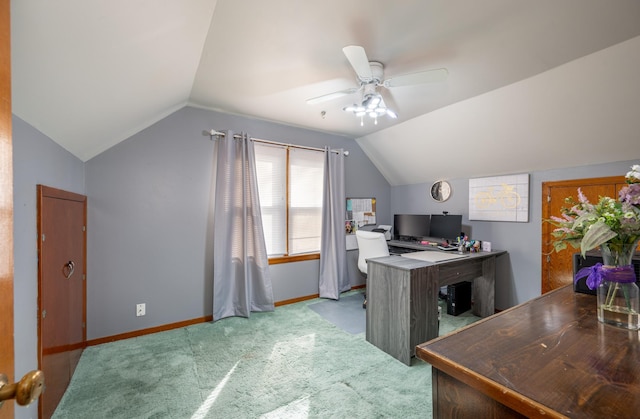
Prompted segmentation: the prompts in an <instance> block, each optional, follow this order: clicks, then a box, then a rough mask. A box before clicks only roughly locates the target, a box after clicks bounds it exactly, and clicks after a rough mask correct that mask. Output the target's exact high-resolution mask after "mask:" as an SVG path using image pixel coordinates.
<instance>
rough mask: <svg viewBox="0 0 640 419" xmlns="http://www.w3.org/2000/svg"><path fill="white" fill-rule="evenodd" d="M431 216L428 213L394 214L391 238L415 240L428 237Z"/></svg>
mask: <svg viewBox="0 0 640 419" xmlns="http://www.w3.org/2000/svg"><path fill="white" fill-rule="evenodd" d="M430 219H431V216H430V215H429V214H394V216H393V238H394V239H395V240H417V239H421V238H422V237H428V236H429V231H430V230H431V227H430Z"/></svg>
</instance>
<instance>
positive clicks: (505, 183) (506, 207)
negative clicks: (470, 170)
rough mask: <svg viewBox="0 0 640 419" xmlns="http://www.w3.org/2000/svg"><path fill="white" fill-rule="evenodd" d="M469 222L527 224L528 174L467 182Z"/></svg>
mask: <svg viewBox="0 0 640 419" xmlns="http://www.w3.org/2000/svg"><path fill="white" fill-rule="evenodd" d="M469 220H478V221H514V222H518V223H527V222H529V174H527V173H524V174H516V175H507V176H493V177H484V178H476V179H469Z"/></svg>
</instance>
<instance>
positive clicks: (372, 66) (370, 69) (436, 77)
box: [307, 45, 449, 125]
mask: <svg viewBox="0 0 640 419" xmlns="http://www.w3.org/2000/svg"><path fill="white" fill-rule="evenodd" d="M342 52H344V55H345V56H346V57H347V60H349V63H350V64H351V67H353V69H354V70H355V72H356V75H357V78H358V83H359V86H358V87H352V88H349V89H345V90H340V91H337V92H333V93H329V94H326V95H322V96H318V97H314V98H311V99H307V103H308V104H310V105H314V104H317V103H321V102H325V101H328V100H333V99H337V98H339V97H342V96H346V95H351V94H354V93H357V92H359V91H361V92H362V95H361V100H360V103H359V104H358V103H356V104H353V105H350V106H345V107H344V108H343V109H344V110H345V111H347V112H352V113H353V114H354V115H356V116H357V117H360V125H363V124H364V116H365V115H367V116H370V117H371V118H373V119H374V120H375V123H376V124H377V123H378V117H381V116H385V115H386V116H389V117H391V118H397V115H396V113H395V112H394V111H392V110H391V109H389V108H387V107H386V105H385V104H384V100H383V98H382V95H380V93H379V92H378V91H377V88H378V87H384V88H387V89H388V88H393V87H398V86H410V85H415V84H423V83H431V82H438V81H444V80H445V79H446V78H447V75H448V74H449V72H448V71H447V69H446V68H438V69H433V70H424V71H418V72H416V73H410V74H404V75H400V76H396V77H391V78H388V79H384V66H383V65H382V64H381V63H379V62H376V61H369V59H368V58H367V53H366V52H365V51H364V48H362V47H361V46H358V45H349V46H346V47H344V48H342Z"/></svg>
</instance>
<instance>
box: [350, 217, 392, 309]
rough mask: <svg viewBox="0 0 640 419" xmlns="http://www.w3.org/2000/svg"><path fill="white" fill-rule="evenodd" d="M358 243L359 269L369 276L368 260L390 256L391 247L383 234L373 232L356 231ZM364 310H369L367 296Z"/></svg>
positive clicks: (363, 306) (363, 305)
mask: <svg viewBox="0 0 640 419" xmlns="http://www.w3.org/2000/svg"><path fill="white" fill-rule="evenodd" d="M356 240H357V241H358V269H359V270H360V272H362V273H363V274H364V276H365V277H366V276H367V259H371V258H377V257H382V256H389V246H387V240H385V238H384V234H383V233H375V232H373V231H364V230H358V231H356ZM362 308H367V295H366V294H365V297H364V303H363V304H362Z"/></svg>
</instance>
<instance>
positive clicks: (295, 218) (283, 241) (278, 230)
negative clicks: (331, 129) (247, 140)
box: [255, 142, 324, 256]
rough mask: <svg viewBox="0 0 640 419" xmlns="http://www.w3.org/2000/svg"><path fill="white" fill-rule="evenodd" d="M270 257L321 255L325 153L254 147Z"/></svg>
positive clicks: (280, 147) (268, 145) (285, 148)
mask: <svg viewBox="0 0 640 419" xmlns="http://www.w3.org/2000/svg"><path fill="white" fill-rule="evenodd" d="M255 151H256V170H257V174H258V191H259V194H260V206H261V213H262V224H263V229H264V235H265V241H266V245H267V253H268V254H269V256H279V255H296V254H301V253H311V252H319V251H320V230H321V224H322V182H323V173H324V153H322V152H319V151H313V150H305V149H299V148H295V147H284V146H278V145H272V144H263V143H259V142H256V143H255Z"/></svg>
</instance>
